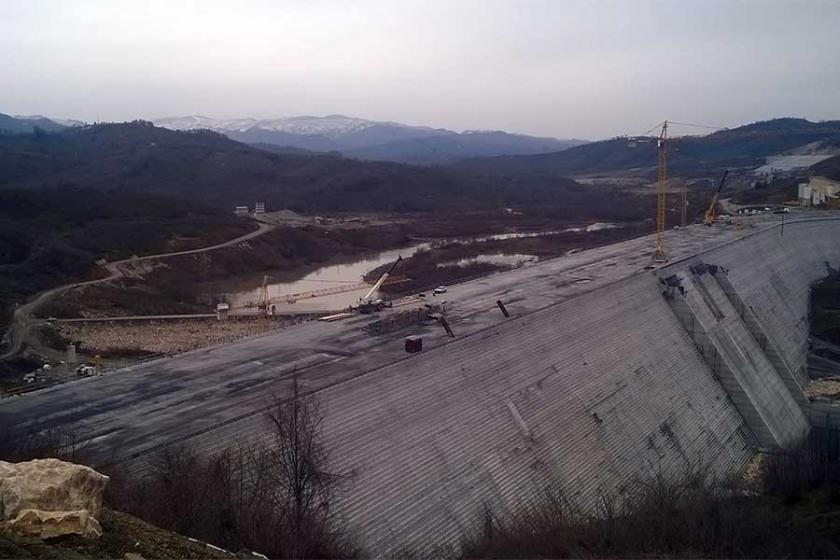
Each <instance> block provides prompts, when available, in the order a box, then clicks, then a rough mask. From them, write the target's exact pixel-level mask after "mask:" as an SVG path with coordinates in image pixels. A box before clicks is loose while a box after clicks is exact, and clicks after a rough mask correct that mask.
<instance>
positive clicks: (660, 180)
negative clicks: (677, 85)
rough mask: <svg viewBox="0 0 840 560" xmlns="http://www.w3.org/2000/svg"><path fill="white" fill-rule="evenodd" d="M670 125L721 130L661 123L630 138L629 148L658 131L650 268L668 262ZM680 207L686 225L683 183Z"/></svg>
mask: <svg viewBox="0 0 840 560" xmlns="http://www.w3.org/2000/svg"><path fill="white" fill-rule="evenodd" d="M670 125H680V126H691V127H696V128H705V129H710V130H721V127H717V126H706V125H702V124H691V123H684V122H677V121H667V120H666V121H663V122H662V123H660V124H658V125H656V126H655V127H653V128H652V129H650V130H648V131H647V132H645V133H644V134H642V136H641V137H633V138H630V144H629V146H630V147H635V145H636V143H637V142H646V141H649V140H650V136H648V135H649V134H650V133H651V132H654V131H656V130H657V129H658V130H659V137H658V138H657V143H656V152H657V159H658V163H659V172H658V174H657V197H656V246H655V247H654V250H653V256H652V258H651V266H650V267H648V268H652V267H653V264H654V263H664V262H667V261H668V255H667V253H666V251H665V219H666V212H665V211H666V207H665V202H666V196H667V194H668V193H667V185H666V183H667V155H668V144H669V139H668V128H669V126H670ZM680 195H681V196H680V198H681V205H682V207H681V208H680V224H681V225H683V226H684V225H686V224H687V221H688V220H687V212H688V187H687V186H686V184H685V183H683V185H682V189H681V192H680Z"/></svg>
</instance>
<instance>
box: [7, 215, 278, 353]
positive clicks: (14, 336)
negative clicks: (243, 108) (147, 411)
mask: <svg viewBox="0 0 840 560" xmlns="http://www.w3.org/2000/svg"><path fill="white" fill-rule="evenodd" d="M274 227H275V226H274V225H272V224H266V223H263V222H257V229H255V230H254V231H251V232H248V233H246V234H245V235H240V236H239V237H236V238H234V239H231V240H229V241H225V242H224V243H219V244H217V245H211V246H209V247H201V248H199V249H190V250H188V251H176V252H173V253H159V254H156V255H146V256H143V257H131V258H128V259H122V260H119V261H114V262H110V263H107V264H105V266H104V268H105V270H107V271H108V276H105V277H104V278H97V279H96V280H87V281H84V282H74V283H72V284H65V285H63V286H58V287H56V288H51V289H49V290H46V291H43V292H41V293H39V294H37V295H36V296H34V297H33V298H32V299H31V300H29V301H28V302H27V303H25V304H23V305H21V306H19V307H18V308H17V309H15V312H14V316H13V317H12V322H11V324H10V325H9V329H8V331H7V334H6V337H7V339H8V341H9V349H8V350H7V351H6V352H5V353H4V354H2V355H0V360H6V359H9V358H11V357H13V356H16V355H17V354H18V353H19V352H20V351H21V350H22V349H23V348H24V346H29V347H30V348H31V349H32V350H33V351H34V352H36V353H38V354H40V355H42V356H44V357H46V358H49V359H52V360H61V359H63V358H64V354H63V353H62V352H57V351H55V350H53V349H51V348H48V347H47V346H44V345H43V344H42V343H41V342H40V341H39V340H38V337H37V336H33V334H32V332H33V328H34V327H37V326H39V325H42V324H44V323H45V321H44V320H43V319H37V318H35V317H33V316H32V314H33V313H34V312H35V311H36V310H37V309H38V308H39V307H41V306H42V305H44V303H46V302H47V301H48V300H49V299H50V298H51V297H53V296H55V295H58V294H60V293H63V292H66V291H67V290H72V289H74V288H81V287H83V286H91V285H93V284H100V283H103V282H110V281H111V280H116V279H118V278H122V277H124V276H125V273H124V272H123V270H122V268H121V267H122V266H124V265H126V264H136V263H138V262H141V261H150V260H157V259H165V258H168V257H177V256H180V255H192V254H195V253H207V252H209V251H215V250H217V249H223V248H225V247H231V246H233V245H236V244H238V243H242V242H243V241H248V240H249V239H253V238H255V237H259V236H260V235H263V234H264V233H267V232H269V231H271V230H272V229H274Z"/></svg>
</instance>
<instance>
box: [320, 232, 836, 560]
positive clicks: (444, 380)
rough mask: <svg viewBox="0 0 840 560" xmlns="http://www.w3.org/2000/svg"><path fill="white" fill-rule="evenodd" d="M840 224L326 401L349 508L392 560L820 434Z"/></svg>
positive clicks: (562, 313) (396, 370)
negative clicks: (555, 497) (826, 326)
mask: <svg viewBox="0 0 840 560" xmlns="http://www.w3.org/2000/svg"><path fill="white" fill-rule="evenodd" d="M838 234H840V221H838V220H832V219H826V220H812V221H802V222H796V223H788V224H785V226H784V229H782V228H781V227H771V228H768V229H765V230H762V231H759V232H756V233H755V234H753V235H749V236H746V237H743V238H741V239H737V240H735V241H733V242H730V243H727V244H725V245H723V246H720V247H717V248H714V249H711V250H708V251H705V252H703V253H700V254H698V255H696V256H694V257H692V258H689V259H684V260H681V261H679V262H674V263H672V264H670V265H669V266H666V267H663V268H661V269H659V270H657V271H654V272H648V273H643V274H639V275H636V276H634V277H631V278H628V279H625V280H622V281H619V282H616V283H614V284H612V285H609V286H606V287H603V288H600V289H597V290H594V291H592V292H590V293H587V294H585V295H582V296H580V297H577V298H574V299H572V300H568V301H565V302H561V303H558V304H556V305H553V306H550V307H548V308H545V309H542V310H540V311H537V312H534V313H531V314H529V315H526V316H523V317H519V318H513V319H510V320H508V321H506V322H504V323H502V324H500V325H497V326H495V327H493V328H489V329H486V330H484V331H482V332H479V333H476V334H474V335H472V336H470V337H468V338H466V339H464V340H462V341H459V342H457V343H453V344H450V345H446V346H443V347H441V348H437V349H435V350H434V351H432V352H429V353H427V354H425V355H423V356H422V357H419V358H418V359H411V360H406V361H404V362H401V363H398V364H394V365H392V366H388V367H386V368H383V370H380V371H379V372H377V382H376V383H371V382H369V381H368V382H366V383H358V382H355V381H350V382H348V383H346V384H342V385H341V386H338V387H334V388H331V389H327V390H326V391H324V392H322V394H321V398H322V399H323V402H324V403H325V405H326V408H325V410H326V412H327V418H326V424H325V429H326V433H327V435H328V439H329V446H330V448H331V449H333V459H334V460H335V461H336V463H337V464H338V465H340V466H341V467H342V468H343V469H346V470H348V471H352V472H353V479H352V485H351V487H350V490H349V491H348V493H347V494H346V495H345V496H344V497H343V498H342V499H340V500H339V501H338V507H339V509H340V511H341V513H342V515H343V516H344V517H345V518H346V519H347V520H348V521H349V522H350V523H351V526H354V527H355V528H356V530H357V531H358V533H359V535H360V536H361V538H362V541H363V542H364V543H365V545H366V546H368V547H370V549H371V550H373V551H377V552H389V551H394V550H397V549H399V548H402V547H409V548H412V547H422V546H424V545H428V544H429V543H430V542H455V541H456V540H457V538H458V536H459V535H460V534H461V532H462V531H464V530H465V529H468V528H470V527H473V526H475V523H476V520H477V519H478V517H479V514H480V512H481V511H482V510H483V509H484V508H487V507H490V508H493V509H495V510H497V511H508V510H513V509H516V508H518V507H521V506H522V505H523V504H527V503H528V502H529V501H531V500H534V499H536V498H537V497H538V496H539V495H540V493H541V492H542V491H543V490H544V489H545V488H546V487H548V486H551V485H557V484H559V485H561V486H562V487H563V489H564V492H565V493H566V494H567V495H568V496H569V497H570V498H572V499H575V500H577V501H578V502H580V503H584V504H585V503H589V504H594V503H595V502H596V501H597V499H598V497H599V495H601V494H602V493H603V492H615V491H620V488H621V486H622V484H624V483H626V482H627V481H628V480H630V479H632V478H633V477H636V476H646V475H655V474H658V473H666V474H669V473H670V474H675V475H677V474H679V473H680V472H683V471H684V470H685V468H686V467H687V466H693V465H698V464H703V465H704V466H705V467H706V468H708V469H709V470H710V472H711V473H713V474H716V475H720V476H726V475H731V474H734V473H737V472H738V471H739V470H740V469H741V468H742V467H743V466H744V465H745V464H746V462H747V461H749V459H750V458H751V457H752V456H753V455H754V453H755V452H756V451H758V450H760V449H768V448H780V447H785V446H788V445H792V444H794V443H796V442H797V441H799V440H801V439H802V438H804V437H805V436H806V435H807V433H808V431H809V429H810V425H809V416H810V415H811V410H810V403H809V402H808V400H807V399H806V398H805V396H804V393H803V391H802V388H803V387H804V385H805V384H806V383H807V371H806V357H807V347H808V342H807V341H808V298H809V291H810V287H811V285H812V283H813V282H815V281H817V280H819V279H820V278H822V277H824V276H825V275H826V273H827V267H829V266H834V267H837V265H838V264H840V244H838V243H837V242H836V241H835V240H836V238H837V236H838Z"/></svg>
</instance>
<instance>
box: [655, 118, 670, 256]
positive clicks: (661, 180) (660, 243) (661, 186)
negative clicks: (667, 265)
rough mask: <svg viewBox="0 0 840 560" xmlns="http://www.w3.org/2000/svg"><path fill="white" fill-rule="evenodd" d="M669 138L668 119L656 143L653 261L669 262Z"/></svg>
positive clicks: (663, 124)
mask: <svg viewBox="0 0 840 560" xmlns="http://www.w3.org/2000/svg"><path fill="white" fill-rule="evenodd" d="M667 140H668V121H665V122H663V123H662V130H660V132H659V142H657V144H656V152H657V154H658V155H659V174H658V176H657V198H656V248H655V249H654V251H653V259H652V260H653V262H667V260H668V257H667V256H666V255H665V179H666V177H665V156H666V153H667V152H666V143H667Z"/></svg>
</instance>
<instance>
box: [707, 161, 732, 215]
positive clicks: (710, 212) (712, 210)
mask: <svg viewBox="0 0 840 560" xmlns="http://www.w3.org/2000/svg"><path fill="white" fill-rule="evenodd" d="M727 175H729V170H728V169H727V170H726V171H724V172H723V177H721V179H720V184H718V187H717V190H715V194H714V195H713V196H712V203H711V204H709V208H707V209H706V215H705V216H703V224H705V225H707V226H710V227H711V225H712V224H713V223H715V220H716V219H717V203H718V197H719V196H720V191H722V190H723V184H724V183H726V176H727Z"/></svg>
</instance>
